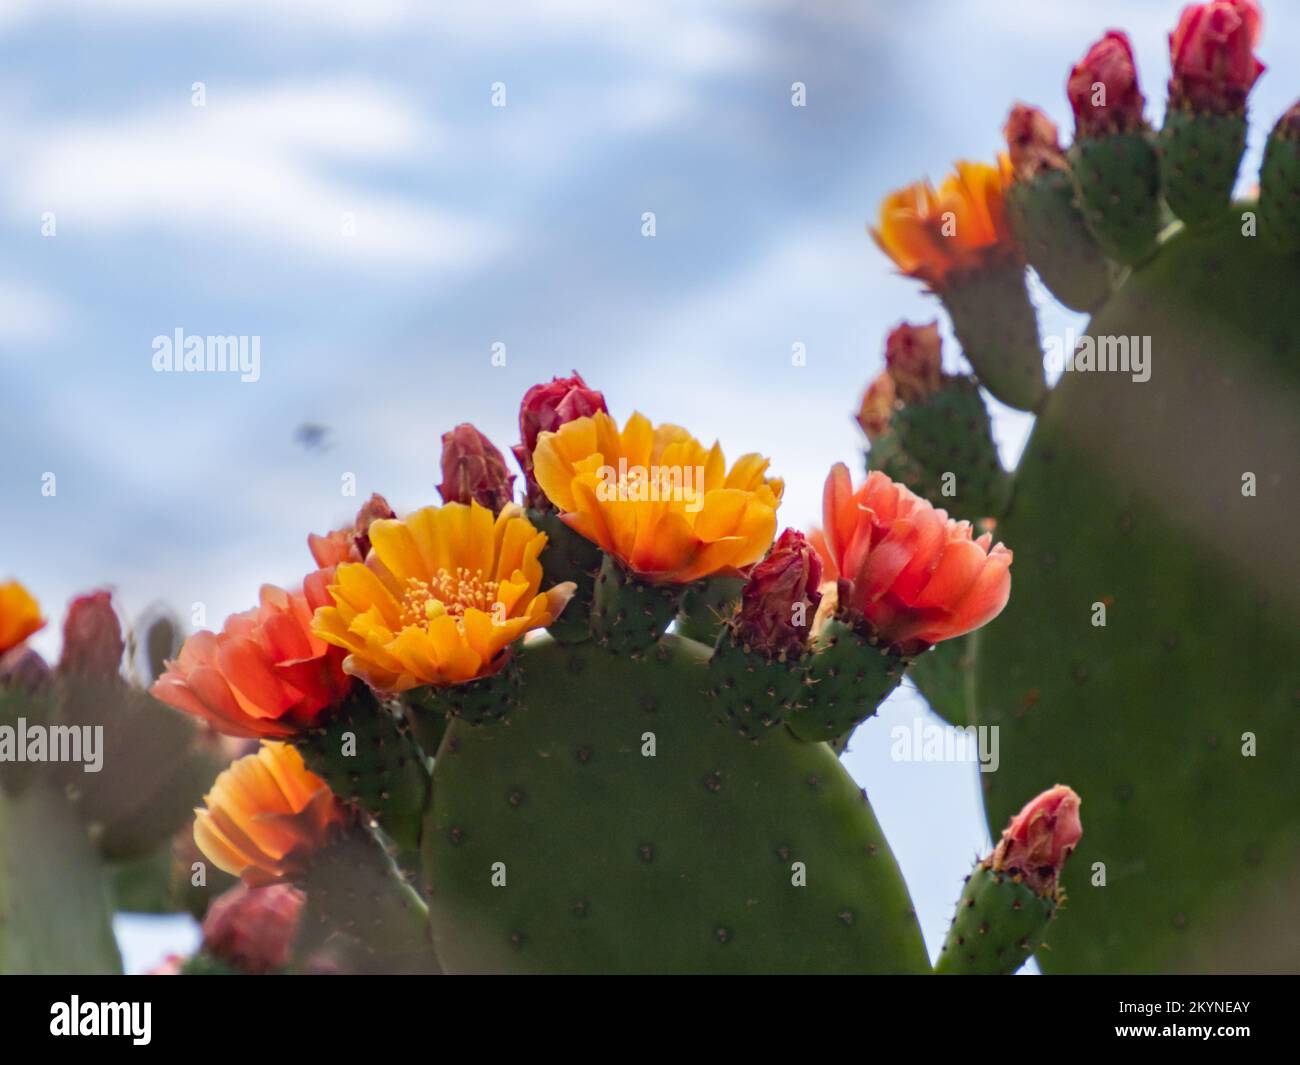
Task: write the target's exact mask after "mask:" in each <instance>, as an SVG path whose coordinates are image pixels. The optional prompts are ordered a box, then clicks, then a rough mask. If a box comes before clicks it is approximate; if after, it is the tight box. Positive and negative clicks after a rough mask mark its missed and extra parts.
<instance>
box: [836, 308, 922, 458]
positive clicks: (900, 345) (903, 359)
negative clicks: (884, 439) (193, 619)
mask: <svg viewBox="0 0 1300 1065" xmlns="http://www.w3.org/2000/svg"><path fill="white" fill-rule="evenodd" d="M943 383H944V373H943V339H942V338H941V337H940V336H939V323H938V321H937V320H936V321H933V322H930V323H928V324H926V325H911V324H910V323H908V322H903V323H902V324H901V325H899V326H897V327H896V328H895V329H894V330H893V331H892V332H891V333H890V334H889V336H888V337H887V338H886V340H885V368H884V370H882V371H881V372H880V374H879V375H878V376H877V377H876V378H875V379H874V380H873V381H872V382H871V384H869V385H868V386H867V390H866V392H865V393H864V394H863V396H862V403H861V404H860V405H859V407H858V413H857V422H858V425H859V426H861V428H862V431H863V432H864V433H866V434H867V439H868V440H871V441H875V440H877V439H879V438H880V437H881V436H883V435H884V434H885V433H887V432H888V431H889V426H890V422H891V421H892V420H893V417H894V412H895V411H896V410H897V409H898V406H899V404H901V403H924V402H925V401H926V400H927V399H928V398H929V397H930V396H932V395H934V393H935V392H937V391H939V389H941V388H942V387H943Z"/></svg>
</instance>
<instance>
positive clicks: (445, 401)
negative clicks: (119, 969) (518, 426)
mask: <svg viewBox="0 0 1300 1065" xmlns="http://www.w3.org/2000/svg"><path fill="white" fill-rule="evenodd" d="M1264 6H1265V15H1266V21H1265V36H1264V41H1263V47H1262V53H1263V58H1264V60H1265V62H1267V63H1269V65H1270V67H1271V68H1272V69H1271V70H1270V72H1269V73H1267V74H1266V75H1265V76H1264V78H1263V79H1262V81H1261V83H1260V85H1259V87H1258V88H1257V90H1256V93H1255V96H1254V103H1253V107H1254V115H1255V123H1254V128H1253V130H1252V137H1251V145H1250V154H1249V157H1248V160H1247V164H1246V166H1245V167H1244V168H1243V174H1245V175H1250V176H1251V179H1252V180H1253V174H1254V172H1255V169H1256V167H1257V164H1258V159H1259V155H1260V150H1261V145H1262V139H1263V136H1264V134H1265V132H1266V127H1267V125H1268V124H1271V122H1272V121H1273V119H1274V118H1275V117H1276V116H1277V115H1278V114H1279V113H1280V112H1281V111H1282V110H1283V109H1284V108H1285V107H1286V106H1287V105H1288V104H1289V103H1290V102H1292V101H1293V100H1294V98H1295V97H1296V95H1297V93H1300V84H1297V83H1296V82H1295V81H1294V80H1292V81H1289V82H1288V81H1287V79H1286V73H1287V72H1286V71H1285V69H1284V64H1283V62H1282V60H1283V59H1284V58H1285V57H1287V56H1288V55H1290V56H1294V55H1295V54H1296V51H1297V45H1300V6H1298V5H1294V4H1291V3H1282V2H1279V0H1273V2H1272V3H1265V5H1264ZM1179 7H1180V5H1179V4H1178V3H1176V2H1170V0H1090V2H1089V3H1088V4H1078V3H1072V2H1064V0H1055V2H1044V0H1020V2H1017V0H953V2H939V0H898V2H860V3H853V4H849V3H844V4H839V3H830V2H821V3H811V4H809V3H796V2H793V0H792V2H789V3H784V2H775V0H727V2H715V3H708V4H702V3H687V2H681V3H672V2H667V3H665V2H659V3H654V2H650V0H620V2H618V3H614V2H604V3H602V2H599V0H550V2H538V3H526V2H523V0H497V2H496V3H494V4H492V5H490V6H488V5H443V4H428V3H424V2H419V0H365V2H362V0H310V2H308V0H256V2H254V0H224V2H220V0H94V2H92V0H0V399H2V400H3V408H2V409H3V417H0V456H3V457H0V499H3V500H4V522H3V527H4V530H5V532H4V533H3V540H2V541H0V548H2V550H0V577H7V576H10V575H12V576H17V577H19V578H21V579H22V580H23V581H24V582H25V583H26V584H27V585H28V586H29V587H30V588H31V589H32V590H33V591H34V592H35V593H36V594H37V595H38V597H39V598H40V599H41V601H42V602H43V603H44V604H46V607H47V611H48V612H49V613H50V614H51V615H53V616H54V617H55V618H56V619H58V618H60V617H61V610H62V604H63V603H64V602H66V600H67V599H68V598H69V597H70V596H71V595H73V594H75V593H77V592H79V591H84V590H87V589H90V588H93V587H100V586H109V587H112V588H113V589H114V590H115V591H116V593H117V595H118V597H119V602H120V603H121V604H122V606H123V607H124V609H125V611H126V612H127V613H128V614H130V615H132V616H134V615H137V614H138V613H139V612H140V611H142V610H143V609H145V608H146V607H148V606H149V605H150V604H151V603H155V602H158V601H164V602H167V603H170V604H172V605H173V606H175V607H177V608H178V609H180V610H181V611H182V612H184V613H186V614H188V612H189V609H190V604H192V603H196V602H201V603H204V604H205V605H206V608H207V611H208V618H209V624H214V625H215V624H219V623H220V621H221V619H222V618H224V617H225V615H226V614H228V613H230V612H231V611H234V610H239V609H244V608H246V607H248V606H249V605H251V604H252V603H253V601H254V600H255V597H256V593H257V588H258V585H259V584H260V583H262V582H263V581H272V582H277V583H292V582H295V581H296V580H298V579H299V578H300V577H301V575H302V574H303V572H305V570H306V569H307V568H308V567H309V565H310V560H309V557H308V554H307V551H306V546H305V537H306V534H307V532H309V531H318V532H323V531H325V530H327V529H329V528H331V527H333V526H335V525H338V524H340V523H341V522H342V521H343V520H345V519H346V518H347V517H348V516H349V514H350V513H351V511H352V510H353V509H354V508H355V504H356V501H355V500H352V499H347V498H344V497H343V496H342V495H341V492H340V485H341V482H342V478H343V475H344V474H345V473H352V474H355V476H356V480H357V484H358V492H359V494H360V495H361V496H364V495H366V494H368V493H369V492H371V491H372V490H378V491H381V492H383V493H384V494H386V495H387V496H388V498H389V499H390V500H391V501H392V502H393V503H394V505H396V506H397V507H398V509H399V510H407V509H411V508H414V507H416V506H419V505H423V504H426V503H429V502H435V501H436V493H435V492H434V489H433V485H434V483H435V482H436V481H437V479H438V477H437V462H438V455H439V443H438V441H439V437H440V434H441V433H442V432H443V431H444V430H446V429H448V428H450V427H451V426H452V425H454V424H455V423H457V422H460V421H465V420H472V421H473V422H474V423H475V424H476V425H478V426H479V427H480V428H481V429H483V430H484V431H485V432H487V433H488V434H489V435H490V436H491V437H492V438H493V439H494V440H496V442H497V443H498V444H499V445H500V446H502V447H503V448H504V447H505V446H506V445H507V444H509V443H512V442H513V441H514V437H515V433H514V413H515V410H516V406H517V402H518V399H519V397H520V395H521V394H522V393H523V391H524V390H525V389H526V388H527V387H528V386H529V385H531V384H533V383H535V382H536V381H539V380H541V379H544V378H549V377H550V376H552V375H554V374H557V373H566V372H568V371H569V370H571V369H574V368H577V369H579V370H581V371H582V372H583V374H584V375H586V376H587V378H588V380H589V381H590V382H591V383H592V384H593V385H595V386H597V387H600V388H602V389H603V390H604V391H605V393H606V395H607V396H608V398H609V401H610V405H611V408H612V409H613V410H614V412H615V413H616V415H618V416H619V417H620V418H621V417H623V416H626V414H628V413H629V412H630V411H631V410H632V409H634V408H636V409H640V410H642V411H643V412H645V413H646V414H648V415H650V416H651V417H652V418H653V419H655V420H657V421H675V422H679V423H681V424H684V425H686V426H688V427H690V428H691V429H692V430H693V431H694V432H695V433H696V434H697V435H698V436H701V437H705V438H707V439H712V438H713V437H715V436H716V437H717V438H718V439H720V440H721V441H722V443H723V446H724V447H725V449H726V451H727V454H728V455H729V456H735V455H738V454H740V453H741V452H744V451H750V450H758V451H762V452H764V453H765V454H768V455H770V456H771V457H772V459H773V465H774V468H775V470H776V471H777V472H778V473H780V474H781V475H783V476H785V478H786V480H787V495H786V503H785V505H784V508H783V518H784V520H785V522H786V523H788V524H792V525H797V526H801V527H803V526H807V525H808V524H810V523H812V522H814V521H815V520H816V518H817V511H818V505H819V504H818V501H819V496H820V487H821V482H822V480H823V478H824V476H825V473H826V470H827V468H828V467H829V465H830V464H831V463H832V462H834V461H836V460H845V461H848V462H849V463H850V464H851V465H852V466H853V467H854V468H855V469H856V468H859V467H860V465H861V463H860V449H861V444H862V441H861V440H860V438H859V434H858V431H857V428H856V426H855V425H854V424H853V422H852V420H851V418H850V414H851V411H852V410H853V408H854V406H855V403H856V400H857V398H858V396H859V395H860V392H861V389H862V387H863V386H864V385H865V383H866V381H867V380H868V379H869V378H870V377H871V376H873V375H874V374H875V373H876V372H877V371H878V370H879V368H880V366H881V362H882V358H881V347H882V341H883V337H884V335H885V333H886V332H887V330H888V329H889V328H890V327H892V326H893V325H895V324H896V323H897V322H898V321H899V320H901V319H903V318H911V319H913V320H928V319H929V318H930V317H933V315H934V313H935V309H934V305H933V304H932V302H931V301H930V300H928V299H927V298H926V297H924V296H923V295H922V294H921V293H920V292H919V291H918V289H917V288H916V287H915V286H914V285H912V284H910V283H908V282H907V281H906V280H904V279H901V278H899V277H897V276H895V275H894V274H892V273H891V269H890V266H889V264H888V263H887V262H886V261H885V259H884V258H883V257H882V256H881V255H880V254H879V253H878V252H877V251H876V250H875V248H874V247H873V246H872V245H871V243H870V241H869V240H868V238H867V236H866V233H865V229H864V226H865V223H866V221H867V220H868V218H870V217H871V216H872V215H873V212H874V209H875V205H876V204H877V203H878V202H879V200H880V199H881V197H882V196H883V195H884V194H885V193H886V192H887V191H888V190H890V189H891V188H894V187H896V186H898V185H900V184H903V183H905V182H907V181H909V180H912V179H914V178H916V177H920V176H922V175H927V174H928V175H930V176H932V177H934V178H936V179H937V178H939V177H941V176H942V174H943V173H944V172H945V171H946V169H947V167H948V166H949V164H950V163H951V161H952V160H954V159H956V158H959V157H969V158H976V159H989V158H991V157H992V156H993V154H994V152H995V151H997V150H998V149H999V147H1000V144H1001V140H1000V129H1001V125H1002V122H1003V120H1004V118H1005V116H1006V113H1007V110H1008V109H1009V107H1010V105H1011V104H1012V103H1013V102H1014V101H1016V100H1024V101H1026V102H1030V103H1036V104H1039V105H1040V106H1043V107H1044V108H1046V109H1047V110H1048V111H1049V113H1050V114H1052V116H1053V117H1054V118H1055V119H1056V120H1057V121H1058V122H1059V123H1060V124H1061V126H1062V128H1063V130H1065V131H1066V132H1065V135H1066V137H1067V138H1068V129H1069V122H1068V108H1067V106H1066V104H1065V98H1064V91H1063V85H1064V81H1065V77H1066V75H1067V73H1068V70H1069V68H1070V65H1071V64H1072V63H1073V62H1074V61H1075V59H1077V57H1078V56H1079V55H1081V54H1082V52H1083V51H1084V49H1085V48H1086V46H1087V45H1088V44H1089V43H1090V42H1091V41H1092V40H1093V39H1095V38H1096V37H1097V36H1099V35H1100V33H1101V32H1102V31H1104V30H1105V29H1107V28H1110V27H1111V26H1118V27H1122V28H1125V29H1127V30H1128V31H1129V32H1130V34H1131V35H1132V36H1133V38H1134V42H1135V45H1136V47H1137V51H1138V55H1139V60H1140V63H1141V68H1142V74H1143V79H1144V86H1145V88H1146V90H1147V92H1148V95H1149V97H1150V98H1151V104H1150V110H1151V117H1152V118H1153V119H1157V120H1158V117H1159V113H1160V111H1161V110H1162V108H1163V100H1162V98H1163V84H1164V82H1165V79H1166V78H1167V76H1168V58H1167V48H1166V43H1165V34H1166V33H1167V32H1168V30H1169V29H1170V28H1171V27H1172V25H1173V24H1174V21H1175V20H1176V16H1177V12H1178V10H1179ZM796 81H801V82H804V83H805V84H806V86H807V106H806V107H804V108H795V107H792V106H791V104H790V92H791V84H792V83H793V82H796ZM195 82H203V83H204V86H205V92H206V106H204V107H194V106H192V104H191V95H192V85H193V83H195ZM494 82H501V83H504V85H505V87H506V99H507V106H506V107H504V108H494V107H492V106H491V99H490V96H491V87H492V85H493V83H494ZM645 211H653V212H655V215H656V219H657V235H656V236H655V237H654V238H653V239H646V238H644V237H642V236H641V216H642V213H643V212H645ZM46 212H53V213H54V216H55V219H56V225H57V235H56V236H53V237H49V236H43V235H42V231H41V226H42V217H43V216H44V215H45V214H46ZM346 213H350V214H351V215H352V216H353V217H354V218H355V233H354V234H353V235H351V236H345V235H344V233H343V224H342V220H343V217H344V215H345V214H346ZM1041 303H1042V310H1043V324H1044V328H1045V330H1048V331H1052V332H1056V333H1060V332H1062V331H1063V330H1065V329H1066V328H1067V327H1069V326H1071V325H1073V326H1075V327H1076V328H1077V327H1078V326H1079V325H1080V324H1081V322H1080V321H1079V320H1078V319H1076V318H1074V317H1073V316H1070V315H1068V314H1065V313H1064V312H1062V311H1061V310H1060V309H1059V308H1057V307H1055V305H1053V304H1052V303H1051V301H1050V299H1047V298H1046V297H1043V298H1042V300H1041ZM177 328H182V329H184V330H185V332H186V333H187V334H197V335H207V334H220V335H232V334H233V335H240V334H242V335H256V336H259V337H260V338H261V380H260V381H258V382H257V383H255V384H246V383H241V382H240V381H239V380H238V378H237V377H236V376H233V375H231V376H227V377H224V378H220V379H218V378H215V377H213V376H211V375H201V374H171V375H164V374H156V373H155V372H154V371H153V369H152V365H151V357H152V349H151V344H152V340H153V338H154V337H155V336H157V335H160V334H171V333H172V332H173V331H174V330H175V329H177ZM497 343H501V344H504V345H505V346H506V356H507V364H506V365H505V366H504V367H499V366H493V365H492V361H491V354H492V349H493V345H494V344H497ZM797 343H801V344H803V345H805V349H806V353H807V365H805V366H793V365H792V364H791V362H792V360H791V352H792V346H793V345H795V344H797ZM947 359H948V361H949V362H950V363H951V366H952V368H954V369H956V368H958V367H960V365H961V359H960V356H959V353H958V352H957V350H956V348H955V346H953V345H952V344H951V343H950V344H949V347H948V351H947ZM995 413H996V431H997V433H998V436H999V441H1000V443H1001V445H1002V447H1003V449H1004V452H1005V454H1006V456H1007V458H1008V460H1009V461H1011V460H1014V456H1015V455H1016V454H1017V453H1018V452H1019V449H1020V448H1021V446H1022V445H1023V441H1024V438H1025V435H1026V433H1027V431H1028V427H1029V426H1028V420H1027V419H1026V418H1025V417H1023V416H1020V415H1016V414H1013V413H1011V412H1009V411H1006V410H1004V409H998V410H996V412H995ZM304 423H316V424H320V425H324V426H328V427H329V432H328V434H327V436H326V447H325V448H324V449H318V450H312V449H307V448H304V447H303V446H302V444H301V443H300V442H298V441H297V440H296V439H295V432H296V429H297V428H298V427H299V426H300V425H302V424H304ZM47 472H53V473H54V474H55V475H56V477H57V495H56V496H54V497H52V498H50V497H45V496H42V494H41V484H42V476H43V474H45V473H47ZM1011 546H1012V547H1013V548H1014V546H1015V545H1011ZM37 645H38V646H40V647H41V648H42V649H43V650H46V651H53V650H55V649H56V648H57V635H56V633H55V632H53V631H51V632H48V633H46V634H43V635H42V636H41V637H40V638H39V639H38V641H37ZM927 713H928V712H927V711H926V710H925V708H924V704H923V702H921V701H920V700H919V699H918V698H916V697H915V695H914V694H912V693H910V692H908V691H903V692H900V693H899V694H898V695H896V696H895V697H894V698H893V699H891V701H890V702H889V704H888V705H887V706H886V708H885V709H884V711H883V712H882V714H881V715H880V717H879V718H878V719H877V720H874V721H872V722H871V723H869V724H868V725H867V726H866V727H864V728H863V729H862V730H861V731H860V733H859V735H858V737H857V739H856V741H855V744H854V749H853V751H852V752H851V753H850V755H849V756H848V759H847V762H848V766H849V768H850V770H851V771H852V772H853V774H854V775H855V777H856V778H857V779H858V781H859V782H860V783H862V784H863V785H864V786H865V787H866V788H867V789H868V791H869V793H870V796H871V799H872V802H873V804H874V806H875V808H876V810H877V813H878V815H879V816H880V818H881V820H882V821H883V823H884V827H885V829H886V831H887V832H888V834H889V836H890V839H891V842H892V843H893V845H894V848H895V850H896V852H897V854H898V856H899V859H900V861H901V862H902V864H903V867H904V871H905V873H906V874H907V875H908V880H909V884H910V885H911V888H912V892H913V897H914V899H915V902H916V905H917V909H918V912H919V913H920V916H921V919H922V923H923V926H924V929H925V933H926V936H927V941H928V942H929V945H930V947H931V949H932V951H937V949H938V946H939V944H940V942H941V940H942V934H943V929H944V927H945V926H946V923H947V920H948V918H949V916H950V913H951V906H952V903H953V901H954V899H955V897H956V895H957V892H958V889H959V885H960V883H961V878H962V876H963V875H964V874H965V872H966V871H967V869H968V867H969V863H970V861H971V860H972V858H973V857H974V856H975V854H976V852H977V851H979V850H981V849H982V848H983V847H984V846H985V845H986V839H987V836H986V832H985V829H984V826H983V822H982V819H981V817H980V815H979V811H978V798H977V783H976V774H975V772H974V771H973V769H972V767H971V766H969V765H933V764H931V765H917V764H900V763H894V762H891V761H890V759H889V746H890V744H889V729H890V728H891V727H892V726H894V725H898V724H902V725H907V724H910V723H911V722H912V721H913V720H914V719H916V718H917V717H918V715H920V716H924V715H926V714H927ZM1085 815H1086V808H1085ZM133 942H134V944H135V946H136V949H135V950H134V951H133V953H132V960H133V963H134V964H137V965H138V964H141V963H143V962H147V961H151V960H153V955H156V953H157V951H158V945H157V944H158V942H159V941H158V940H156V939H151V940H149V941H148V943H147V944H146V942H145V941H144V940H143V939H140V938H138V937H137V938H136V939H135V940H134V941H133Z"/></svg>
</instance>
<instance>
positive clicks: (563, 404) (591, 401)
mask: <svg viewBox="0 0 1300 1065" xmlns="http://www.w3.org/2000/svg"><path fill="white" fill-rule="evenodd" d="M597 411H604V412H605V413H606V414H608V413H609V411H608V410H607V409H606V407H605V397H604V396H603V395H601V394H600V393H599V392H597V391H596V390H595V389H594V388H588V387H587V382H586V381H584V380H583V379H582V375H581V374H579V373H578V371H577V370H574V371H573V376H572V377H556V378H553V379H552V380H551V381H550V382H547V383H543V384H540V385H533V387H532V388H530V389H529V390H528V391H527V392H525V393H524V399H523V402H522V403H520V405H519V443H518V444H516V445H515V446H514V448H513V449H512V450H513V451H514V453H515V458H516V459H518V461H519V466H520V468H521V469H522V470H523V471H524V482H525V483H524V493H525V502H526V504H527V505H528V506H530V507H547V506H549V505H550V504H549V501H548V500H547V498H546V493H544V492H543V491H542V489H541V487H540V486H539V485H538V483H537V481H536V479H535V478H534V477H533V449H534V448H535V447H537V437H538V436H539V435H540V434H541V433H548V432H555V431H556V430H557V429H559V427H560V426H561V425H564V424H565V423H566V422H571V421H573V420H574V419H575V418H585V417H589V416H590V415H592V414H595V413H596V412H597Z"/></svg>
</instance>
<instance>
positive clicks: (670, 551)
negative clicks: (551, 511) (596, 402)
mask: <svg viewBox="0 0 1300 1065" xmlns="http://www.w3.org/2000/svg"><path fill="white" fill-rule="evenodd" d="M767 466H768V461H767V459H765V458H763V457H762V456H761V455H757V454H748V455H742V456H741V457H740V458H739V459H737V460H736V462H735V463H734V465H732V467H731V469H730V470H728V469H727V465H726V459H725V458H724V456H723V453H722V449H721V448H720V447H719V446H718V445H717V444H716V443H715V444H714V445H713V446H712V448H709V449H707V450H706V449H705V447H704V446H703V445H702V444H701V443H700V442H699V441H698V440H696V439H695V437H693V436H691V434H690V433H688V432H687V431H686V430H685V429H683V428H681V427H680V426H676V425H660V426H653V425H651V424H650V421H649V420H648V419H647V418H646V417H645V416H644V415H642V414H633V415H632V416H631V417H630V418H629V419H628V420H627V424H626V425H625V426H624V427H623V429H622V431H621V432H620V431H619V428H618V425H617V424H616V423H615V421H614V419H613V418H611V417H610V416H609V415H608V414H606V413H604V412H603V411H600V412H597V413H596V414H594V415H591V416H590V417H583V418H575V419H574V420H573V421H570V422H567V423H565V424H564V425H562V426H561V427H560V428H559V430H558V431H556V432H545V433H542V434H541V435H540V436H539V437H538V439H537V447H536V449H535V450H534V452H533V471H534V474H535V476H536V478H537V483H538V484H539V485H541V488H542V491H544V492H545V493H546V496H547V498H548V499H550V501H551V502H552V503H553V504H554V505H555V507H556V509H557V510H558V511H559V512H560V515H561V517H562V519H563V520H564V522H565V523H566V524H567V525H568V526H569V527H570V528H572V529H574V530H575V531H577V532H579V533H581V534H582V535H583V536H585V537H586V538H587V539H588V540H590V541H592V542H593V543H595V544H597V545H598V546H599V547H600V548H601V549H602V550H603V551H605V553H606V554H609V555H612V556H613V557H615V558H617V559H618V560H619V561H620V562H621V563H622V564H623V565H624V566H625V567H627V568H628V569H629V570H631V571H632V572H633V573H634V574H635V575H636V576H637V577H639V578H640V579H642V580H644V581H647V582H649V583H653V584H687V583H689V582H691V581H697V580H701V579H703V578H705V577H712V576H716V575H720V574H726V575H733V574H736V573H738V572H741V571H742V570H744V569H746V568H747V567H749V566H751V565H753V564H754V563H755V562H757V561H758V560H759V559H761V558H762V557H763V555H764V554H765V553H766V551H767V549H768V548H769V547H770V546H771V544H772V538H773V537H774V536H775V535H776V508H777V507H778V506H779V505H780V502H781V494H782V491H783V489H784V485H783V482H782V481H781V480H779V479H777V478H771V477H768V476H767Z"/></svg>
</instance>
